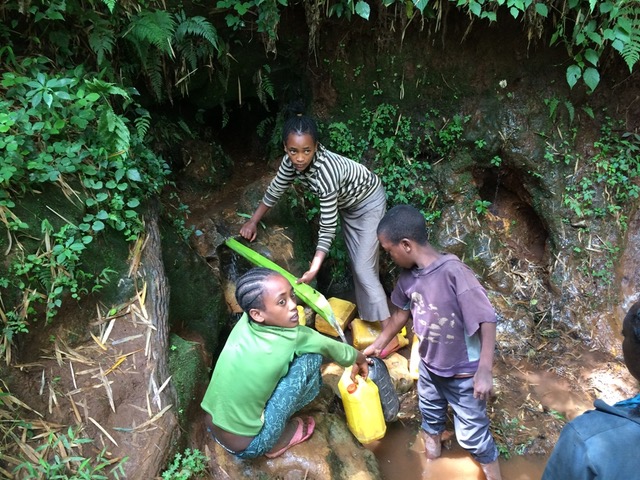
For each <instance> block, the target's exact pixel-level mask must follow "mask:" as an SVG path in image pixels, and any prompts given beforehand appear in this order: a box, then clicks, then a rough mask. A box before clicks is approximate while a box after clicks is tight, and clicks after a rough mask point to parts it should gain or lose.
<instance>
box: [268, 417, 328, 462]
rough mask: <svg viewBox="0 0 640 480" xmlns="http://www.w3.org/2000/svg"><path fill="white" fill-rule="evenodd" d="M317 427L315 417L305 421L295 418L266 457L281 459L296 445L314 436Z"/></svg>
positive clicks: (307, 418)
mask: <svg viewBox="0 0 640 480" xmlns="http://www.w3.org/2000/svg"><path fill="white" fill-rule="evenodd" d="M315 426H316V422H315V421H314V420H313V417H306V418H305V420H303V419H302V418H300V417H293V418H292V419H291V422H289V423H288V424H287V426H286V427H285V429H284V432H282V435H280V438H279V439H278V441H277V442H276V444H275V446H274V447H273V448H272V449H271V451H270V452H268V453H265V456H266V457H268V458H275V457H279V456H280V455H282V454H283V453H284V452H286V451H287V450H288V449H290V448H291V447H293V446H294V445H297V444H298V443H302V442H304V441H305V440H307V439H308V438H309V437H310V436H311V435H312V434H313V429H314V428H315Z"/></svg>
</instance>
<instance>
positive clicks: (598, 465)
mask: <svg viewBox="0 0 640 480" xmlns="http://www.w3.org/2000/svg"><path fill="white" fill-rule="evenodd" d="M634 399H636V400H635V401H634ZM634 399H629V401H624V402H619V403H618V404H616V405H615V406H610V405H607V404H606V403H604V402H603V401H602V400H596V402H595V403H594V406H595V407H596V409H595V410H589V411H587V412H585V413H583V414H582V415H580V416H578V417H576V418H575V419H574V420H573V421H571V422H569V423H568V424H567V425H565V427H564V428H563V429H562V432H561V434H560V438H559V439H558V443H557V444H556V446H555V448H554V449H553V452H552V453H551V457H550V458H549V461H548V462H547V466H546V468H545V470H544V473H543V475H542V480H593V479H602V480H618V479H620V480H631V479H638V478H640V455H639V454H638V449H637V447H638V445H640V416H638V409H637V405H638V400H640V399H638V397H637V396H636V397H634ZM627 402H628V403H629V404H630V405H631V407H624V406H619V405H620V404H622V405H624V404H625V403H627Z"/></svg>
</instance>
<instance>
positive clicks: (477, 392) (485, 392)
mask: <svg viewBox="0 0 640 480" xmlns="http://www.w3.org/2000/svg"><path fill="white" fill-rule="evenodd" d="M492 394H493V375H492V373H491V370H487V369H485V368H478V371H477V372H476V374H475V375H474V376H473V396H474V398H479V399H480V400H489V399H490V398H491V395H492Z"/></svg>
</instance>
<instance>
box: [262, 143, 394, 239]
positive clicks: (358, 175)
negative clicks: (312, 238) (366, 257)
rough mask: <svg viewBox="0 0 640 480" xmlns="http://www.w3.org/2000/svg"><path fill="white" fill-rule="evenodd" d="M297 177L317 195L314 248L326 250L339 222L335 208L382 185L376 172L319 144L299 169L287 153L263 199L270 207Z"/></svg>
mask: <svg viewBox="0 0 640 480" xmlns="http://www.w3.org/2000/svg"><path fill="white" fill-rule="evenodd" d="M296 178H297V179H299V180H300V181H301V182H302V184H303V185H305V186H306V187H308V188H309V189H310V190H311V191H312V192H313V193H315V194H316V195H317V196H318V198H319V199H320V229H319V231H318V246H317V250H320V251H323V252H329V249H330V248H331V242H333V239H334V237H335V234H336V227H337V226H338V210H347V209H349V208H352V207H356V206H358V205H360V204H361V203H362V202H363V201H365V200H366V199H367V198H368V197H369V196H370V195H371V194H372V193H373V192H375V191H376V189H377V188H378V187H379V186H381V185H382V183H381V182H380V179H379V178H378V176H377V175H376V174H375V173H373V172H371V171H370V170H369V169H367V167H365V166H364V165H362V164H360V163H357V162H355V161H353V160H351V159H349V158H347V157H343V156H341V155H338V154H336V153H333V152H330V151H329V150H327V149H326V148H325V147H324V146H323V145H321V144H318V150H317V152H316V155H315V158H314V159H313V161H312V162H311V165H309V167H308V168H307V169H306V170H305V171H304V172H298V171H297V170H296V169H295V168H293V164H292V163H291V159H290V158H289V156H288V155H285V156H284V157H283V158H282V162H281V163H280V168H279V169H278V173H277V174H276V176H275V177H274V179H273V180H272V181H271V183H270V184H269V187H268V188H267V191H266V192H265V194H264V197H263V199H262V202H263V203H264V204H265V205H266V206H267V207H273V206H274V205H275V204H276V202H277V201H278V199H279V198H280V197H281V196H282V194H283V193H284V192H285V191H286V189H287V188H288V187H289V185H291V184H292V183H293V181H294V180H295V179H296Z"/></svg>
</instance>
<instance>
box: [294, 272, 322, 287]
mask: <svg viewBox="0 0 640 480" xmlns="http://www.w3.org/2000/svg"><path fill="white" fill-rule="evenodd" d="M317 274H318V272H314V271H311V270H307V271H306V272H304V275H302V276H301V277H300V278H299V279H297V280H296V283H307V284H308V283H309V282H311V281H312V280H313V279H314V278H316V275H317Z"/></svg>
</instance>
